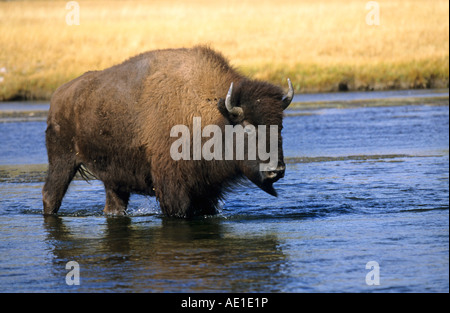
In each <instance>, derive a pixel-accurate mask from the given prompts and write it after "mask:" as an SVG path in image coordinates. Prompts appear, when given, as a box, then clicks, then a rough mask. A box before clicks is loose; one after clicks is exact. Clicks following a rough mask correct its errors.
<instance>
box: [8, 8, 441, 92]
mask: <svg viewBox="0 0 450 313" xmlns="http://www.w3.org/2000/svg"><path fill="white" fill-rule="evenodd" d="M78 3H79V5H80V25H78V26H77V25H73V26H69V25H67V24H66V19H65V17H66V14H67V13H68V12H69V11H68V10H66V1H45V2H41V1H17V2H1V3H0V77H3V78H0V100H4V99H8V98H40V99H48V98H49V96H50V95H51V93H52V92H53V91H54V90H55V89H56V88H57V87H58V86H59V85H60V84H62V83H64V82H66V81H68V80H70V79H72V78H74V77H76V76H78V75H80V74H82V73H83V72H85V71H88V70H98V69H103V68H106V67H109V66H111V65H113V64H116V63H119V62H121V61H123V60H125V59H127V58H129V57H131V56H133V55H136V54H139V53H141V52H144V51H147V50H152V49H163V48H176V47H191V46H193V45H195V44H209V45H210V46H211V47H213V48H215V49H217V50H219V51H221V52H223V54H224V55H225V56H227V57H228V58H229V59H230V60H231V62H232V64H233V65H235V66H236V67H238V68H239V69H240V70H241V71H242V72H243V73H245V74H247V75H250V76H252V77H254V78H259V79H265V80H269V81H271V82H274V83H276V84H280V85H285V80H286V77H290V78H291V79H292V81H293V82H294V85H295V87H296V89H297V92H299V91H300V92H311V91H331V90H338V89H339V88H341V89H345V88H348V89H355V90H356V89H360V90H361V89H362V90H366V89H390V88H425V87H447V86H448V77H449V57H448V55H449V21H448V18H449V3H448V1H424V0H418V1H401V0H396V1H378V3H379V5H380V25H378V26H375V25H374V26H370V25H367V24H366V20H365V18H366V14H367V13H368V11H367V10H366V8H365V3H366V2H365V1H333V0H329V1H294V0H277V1H268V0H231V1H212V0H196V1H183V0H178V1H167V0H164V1H78ZM2 68H3V70H1V69H2ZM2 72H3V73H2Z"/></svg>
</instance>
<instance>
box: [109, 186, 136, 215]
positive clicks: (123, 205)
mask: <svg viewBox="0 0 450 313" xmlns="http://www.w3.org/2000/svg"><path fill="white" fill-rule="evenodd" d="M105 189H106V205H105V209H104V210H103V212H105V214H107V215H119V216H120V215H125V211H126V210H127V206H128V200H129V199H130V193H129V192H123V191H118V190H114V189H112V188H107V187H105Z"/></svg>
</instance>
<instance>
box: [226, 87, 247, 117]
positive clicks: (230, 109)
mask: <svg viewBox="0 0 450 313" xmlns="http://www.w3.org/2000/svg"><path fill="white" fill-rule="evenodd" d="M232 93H233V83H231V85H230V89H229V90H228V93H227V97H226V98H225V107H226V108H227V110H228V112H230V114H232V115H233V116H239V115H241V114H243V113H244V112H243V110H242V108H240V107H236V106H233V105H232V104H231V94H232Z"/></svg>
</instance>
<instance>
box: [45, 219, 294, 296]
mask: <svg viewBox="0 0 450 313" xmlns="http://www.w3.org/2000/svg"><path fill="white" fill-rule="evenodd" d="M93 224H96V225H97V226H95V225H93ZM44 228H45V230H46V233H47V240H46V242H47V244H48V246H49V249H50V250H51V252H52V254H53V255H54V258H53V262H54V266H53V268H54V269H55V271H54V273H53V274H54V275H55V278H58V277H59V278H60V277H64V276H65V275H66V274H67V270H66V269H65V264H66V263H67V262H69V261H76V262H78V263H79V265H80V272H81V281H82V282H81V284H80V286H77V290H78V291H83V290H84V291H86V290H90V289H94V290H96V291H139V292H162V291H164V292H189V291H191V292H195V291H203V292H204V291H218V292H220V291H234V292H243V291H246V292H249V291H253V292H262V291H264V292H275V291H279V290H281V289H282V286H281V283H282V281H283V276H284V275H283V271H282V269H283V265H284V262H285V256H284V254H283V251H282V250H281V248H280V243H279V241H278V239H277V237H276V236H275V235H273V234H271V233H267V234H259V235H254V234H252V235H250V236H249V234H239V233H236V231H234V230H233V229H232V227H231V226H229V225H226V224H224V223H223V220H219V219H208V220H202V221H200V220H198V221H184V220H173V219H162V220H158V221H157V220H151V219H150V220H149V219H146V220H143V221H140V222H139V221H135V220H133V221H132V218H130V217H121V218H106V219H105V223H103V224H102V225H100V226H99V225H98V219H97V221H96V222H95V223H87V222H86V221H83V220H82V219H81V220H80V218H78V219H73V218H72V219H71V218H68V217H66V218H61V217H58V216H49V217H45V219H44ZM60 280H61V279H60ZM69 287H72V286H60V288H69ZM205 288H206V289H205Z"/></svg>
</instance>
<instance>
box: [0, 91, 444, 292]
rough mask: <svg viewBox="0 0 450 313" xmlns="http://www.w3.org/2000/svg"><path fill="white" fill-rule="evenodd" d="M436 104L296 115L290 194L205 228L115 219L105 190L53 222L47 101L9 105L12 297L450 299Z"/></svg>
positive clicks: (6, 155)
mask: <svg viewBox="0 0 450 313" xmlns="http://www.w3.org/2000/svg"><path fill="white" fill-rule="evenodd" d="M447 95H448V92H447ZM324 97H325V99H326V96H324ZM320 99H323V98H320ZM339 101H345V99H339ZM431 102H432V101H428V100H427V99H425V98H424V100H423V103H421V104H418V105H397V106H383V107H351V108H345V109H339V108H329V107H328V108H323V107H322V108H321V107H316V108H308V109H305V108H303V109H301V108H294V109H290V110H287V111H286V117H285V119H284V129H283V139H284V151H285V158H286V163H287V169H286V176H285V178H284V179H282V180H280V181H279V182H278V183H276V187H277V190H278V193H279V196H278V198H273V197H271V196H269V195H267V194H265V193H264V192H262V191H260V190H258V189H257V188H256V187H253V186H241V187H238V188H236V189H235V191H234V192H233V193H231V194H230V195H229V196H228V197H227V199H226V201H225V203H224V204H223V209H222V212H221V213H220V214H219V215H217V216H215V217H208V218H203V219H199V220H194V221H184V220H173V219H167V218H164V217H162V216H161V214H160V210H159V208H158V204H157V203H156V201H155V200H154V199H153V198H148V197H144V196H132V198H131V201H130V207H129V215H128V216H127V217H121V218H107V217H105V216H103V215H102V209H103V205H104V199H105V194H104V190H103V186H102V184H101V182H99V181H96V180H93V181H90V182H89V183H87V182H85V181H82V180H75V181H73V182H72V184H71V186H70V188H69V191H68V193H67V195H66V197H65V198H64V201H63V205H62V207H61V210H60V214H59V216H55V217H45V218H44V217H43V216H42V214H41V212H42V199H41V189H42V186H43V181H44V178H45V171H46V166H47V165H46V163H47V157H46V150H45V140H44V131H45V128H46V125H45V110H46V108H47V107H48V104H34V105H30V104H19V105H18V109H17V111H21V113H17V112H16V113H14V112H13V113H11V114H9V113H8V104H5V105H4V106H3V112H6V113H8V114H6V113H5V114H3V115H2V116H1V117H0V147H1V148H0V292H74V291H75V292H130V291H131V292H449V106H448V98H447V100H446V105H445V104H444V105H430V104H431ZM9 106H10V105H9ZM30 108H31V109H30ZM0 109H2V107H1V106H0ZM42 110H44V112H41V111H42ZM13 111H14V110H13ZM28 111H29V112H28ZM70 261H75V262H77V263H76V264H77V265H78V269H79V279H80V280H79V285H70V284H67V282H66V278H67V277H69V278H70V277H72V278H73V276H71V275H72V274H73V273H75V272H74V271H72V270H73V269H75V267H67V268H66V265H68V262H70ZM372 261H374V262H372ZM369 262H372V263H369ZM368 263H369V264H368ZM70 264H74V263H69V265H70ZM374 264H375V265H374ZM366 265H367V268H366ZM370 265H372V266H370ZM69 283H70V280H69Z"/></svg>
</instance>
